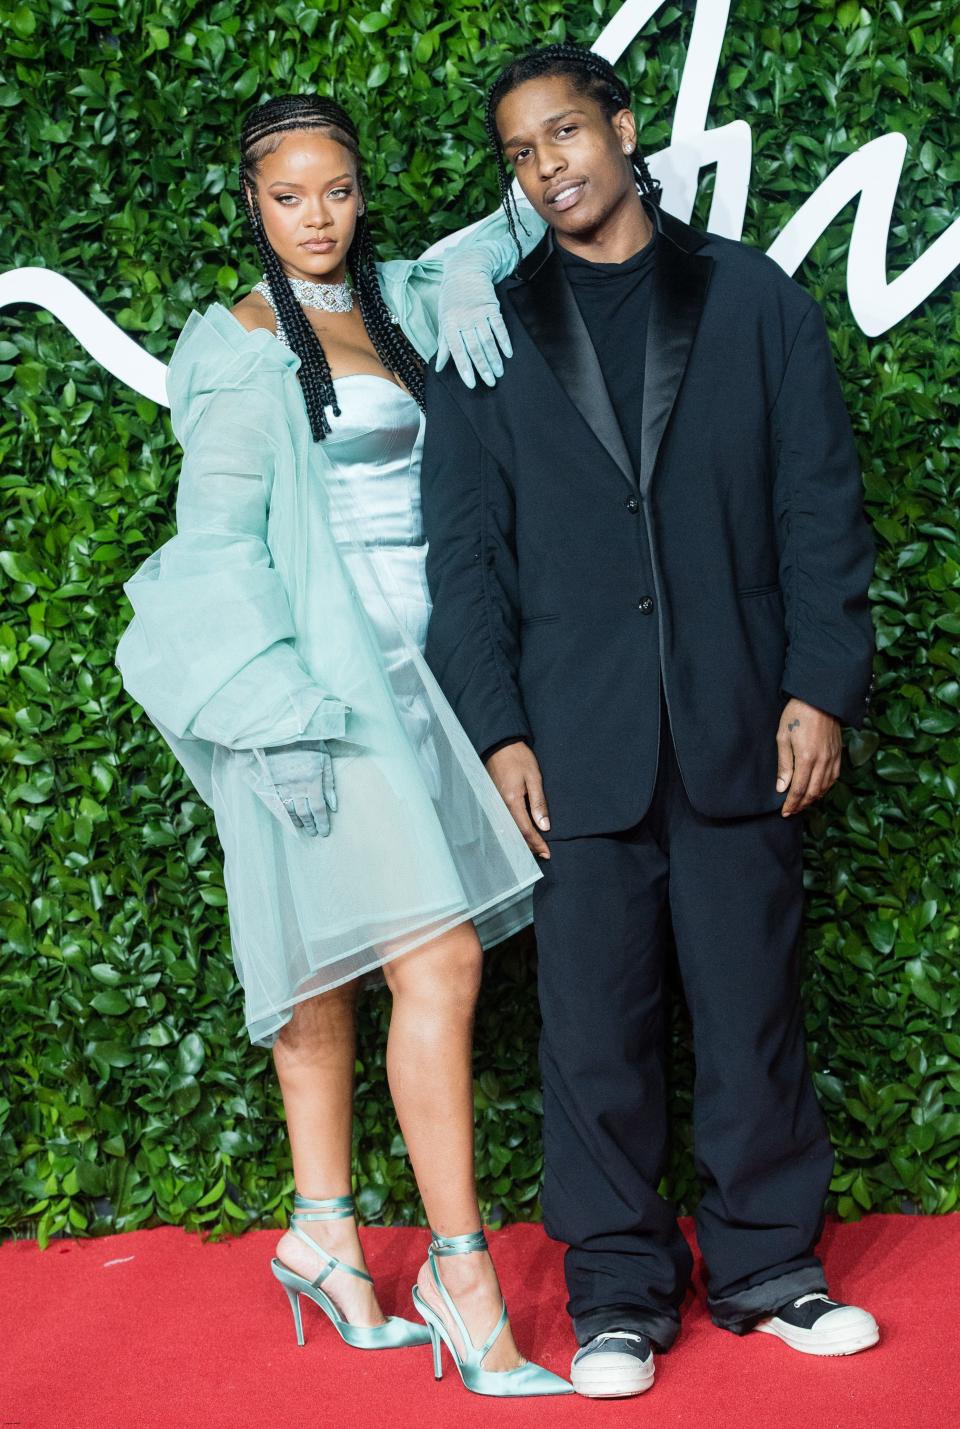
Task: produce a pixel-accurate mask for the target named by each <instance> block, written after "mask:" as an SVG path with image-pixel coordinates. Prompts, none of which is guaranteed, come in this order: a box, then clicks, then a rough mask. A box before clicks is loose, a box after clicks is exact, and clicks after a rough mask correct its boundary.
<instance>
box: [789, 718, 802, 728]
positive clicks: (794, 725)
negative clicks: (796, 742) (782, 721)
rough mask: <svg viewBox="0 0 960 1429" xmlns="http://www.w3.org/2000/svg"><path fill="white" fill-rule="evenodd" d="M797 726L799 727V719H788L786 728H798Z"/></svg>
mask: <svg viewBox="0 0 960 1429" xmlns="http://www.w3.org/2000/svg"><path fill="white" fill-rule="evenodd" d="M799 728H800V721H799V720H798V719H792V720H791V721H790V723H789V724H788V725H787V729H799Z"/></svg>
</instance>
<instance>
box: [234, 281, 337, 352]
mask: <svg viewBox="0 0 960 1429" xmlns="http://www.w3.org/2000/svg"><path fill="white" fill-rule="evenodd" d="M287 282H288V283H289V284H290V287H291V289H292V290H293V296H294V297H295V298H296V300H297V302H298V303H299V304H300V305H301V307H304V308H319V309H320V311H321V312H324V313H352V312H353V289H352V288H351V287H350V286H349V284H347V283H311V282H309V281H308V280H307V279H306V278H288V279H287ZM253 291H254V292H255V293H259V294H260V295H261V297H264V298H266V300H267V302H268V303H269V304H270V306H271V308H273V313H274V317H275V318H276V320H277V337H278V338H279V339H280V341H281V342H283V343H286V344H287V346H288V347H289V346H290V343H289V341H288V339H287V334H286V332H285V331H284V328H283V323H282V322H281V320H280V314H279V313H278V312H277V305H276V303H275V302H274V301H273V294H272V293H271V291H270V284H269V283H268V281H267V279H266V276H264V277H263V278H261V279H260V282H259V283H257V284H256V285H255V286H254V288H253Z"/></svg>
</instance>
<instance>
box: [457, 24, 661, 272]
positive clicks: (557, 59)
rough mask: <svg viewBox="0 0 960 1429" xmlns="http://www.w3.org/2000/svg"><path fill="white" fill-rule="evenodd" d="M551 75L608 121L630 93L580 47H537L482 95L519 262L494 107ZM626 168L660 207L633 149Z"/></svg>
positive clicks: (514, 211)
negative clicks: (590, 101) (561, 78)
mask: <svg viewBox="0 0 960 1429" xmlns="http://www.w3.org/2000/svg"><path fill="white" fill-rule="evenodd" d="M553 75H564V76H566V78H567V79H569V80H570V82H571V83H572V84H573V86H574V88H575V89H576V90H577V92H578V93H579V94H584V95H586V96H587V97H588V98H589V99H594V100H596V102H597V103H598V104H599V105H600V108H601V109H602V110H603V112H604V114H605V115H606V116H607V118H608V119H612V118H613V116H614V115H615V114H619V112H620V110H621V109H629V108H630V94H629V91H628V90H627V87H626V85H625V84H624V83H623V81H622V80H621V79H620V77H619V75H618V74H617V72H616V70H615V69H614V67H613V65H612V64H610V62H609V60H605V59H604V58H603V56H602V55H598V54H596V53H595V52H594V51H593V50H588V49H586V47H585V46H583V45H568V44H562V45H541V46H540V48H539V49H536V50H530V51H529V52H528V53H527V54H525V55H521V56H520V57H519V59H515V60H513V61H512V62H511V63H510V64H509V65H507V67H506V69H505V70H503V71H502V72H501V73H500V74H499V75H498V77H497V78H496V79H495V80H494V82H493V84H492V86H491V87H490V90H489V93H488V94H487V107H486V112H485V114H484V124H485V126H486V130H487V137H488V139H489V140H490V144H491V146H492V148H493V152H494V154H495V155H496V160H497V177H498V179H499V182H500V202H501V203H502V204H503V210H504V213H505V214H506V216H507V223H508V225H509V228H510V233H511V235H512V237H513V241H514V243H516V245H517V248H518V250H519V251H520V254H521V257H522V256H523V250H522V249H521V248H520V241H519V239H518V238H517V224H518V223H519V222H520V216H519V214H518V213H517V201H516V199H515V198H514V195H513V190H512V187H511V181H510V174H509V172H508V170H507V165H506V160H505V159H504V157H503V146H502V145H501V143H500V135H499V133H498V131H497V121H496V114H497V106H498V104H499V103H500V101H501V99H503V97H504V95H507V94H509V93H510V92H511V91H512V90H514V89H517V88H518V86H519V85H521V84H525V83H526V81H527V80H528V79H545V78H547V77H548V76H553ZM630 162H631V163H632V164H633V172H634V174H635V175H636V181H637V187H638V188H639V190H640V192H641V193H642V194H645V195H646V196H647V197H648V198H650V199H652V200H653V202H654V203H659V201H660V185H659V183H658V182H657V180H656V179H655V178H654V177H653V175H652V174H651V173H650V170H649V169H648V168H647V161H646V159H645V158H644V157H643V155H642V154H641V153H639V151H638V150H636V149H635V150H634V151H633V154H632V155H631V157H630Z"/></svg>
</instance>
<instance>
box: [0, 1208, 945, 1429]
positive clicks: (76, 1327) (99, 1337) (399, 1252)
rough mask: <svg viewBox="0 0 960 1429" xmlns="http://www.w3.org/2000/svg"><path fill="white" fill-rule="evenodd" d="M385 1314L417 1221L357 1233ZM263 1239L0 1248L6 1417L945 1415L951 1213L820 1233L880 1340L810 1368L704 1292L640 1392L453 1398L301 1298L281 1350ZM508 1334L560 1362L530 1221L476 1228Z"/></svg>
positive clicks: (592, 1419) (267, 1241)
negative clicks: (496, 1275)
mask: <svg viewBox="0 0 960 1429" xmlns="http://www.w3.org/2000/svg"><path fill="white" fill-rule="evenodd" d="M364 1237H365V1242H366V1245H367V1255H368V1260H369V1263H370V1268H371V1270H372V1271H373V1273H374V1275H375V1276H376V1278H377V1282H378V1284H379V1286H380V1288H381V1291H382V1300H383V1303H384V1308H385V1309H387V1310H388V1311H390V1310H392V1311H396V1312H398V1313H402V1314H405V1313H407V1308H408V1305H409V1300H408V1293H409V1287H410V1285H411V1284H412V1283H413V1280H414V1278H415V1276H416V1271H417V1267H418V1265H419V1263H420V1259H421V1257H422V1255H423V1253H424V1247H425V1245H426V1232H424V1231H414V1230H396V1231H391V1230H378V1229H370V1230H367V1231H365V1232H364ZM275 1238H276V1237H275V1233H274V1232H272V1231H258V1232H255V1233H252V1234H250V1235H247V1236H245V1237H243V1238H242V1239H239V1240H234V1241H227V1242H221V1243H220V1244H204V1243H203V1242H202V1241H200V1240H199V1239H198V1238H197V1237H196V1236H193V1235H187V1234H185V1233H184V1232H183V1231H179V1230H174V1229H162V1230H152V1231H136V1232H133V1233H131V1234H129V1235H119V1236H111V1237H109V1238H107V1239H103V1240H92V1241H58V1242H55V1243H54V1244H53V1245H52V1246H51V1247H50V1248H49V1249H48V1250H46V1251H44V1252H40V1251H38V1250H37V1248H36V1246H35V1245H34V1244H33V1243H32V1242H29V1241H19V1242H8V1243H6V1244H4V1245H2V1246H0V1365H2V1367H0V1426H2V1427H3V1429H141V1426H144V1429H147V1426H150V1429H152V1427H153V1426H161V1425H162V1426H164V1429H279V1426H290V1429H299V1426H303V1429H379V1427H380V1426H381V1425H385V1426H389V1429H450V1426H456V1429H459V1426H464V1429H500V1426H501V1425H504V1426H513V1425H515V1426H517V1427H518V1429H525V1426H534V1425H537V1426H539V1429H543V1426H549V1429H554V1426H557V1429H566V1426H572V1425H584V1426H598V1429H599V1426H617V1427H618V1426H621V1425H642V1424H648V1425H651V1426H656V1429H670V1426H674V1425H678V1426H679V1425H691V1426H697V1429H728V1426H729V1429H861V1426H862V1429H913V1426H917V1427H918V1429H920V1426H922V1429H954V1426H956V1425H957V1424H958V1423H960V1371H958V1362H960V1296H958V1292H957V1280H958V1271H960V1215H953V1216H944V1217H939V1218H937V1217H921V1216H872V1217H868V1218H867V1219H866V1220H864V1221H861V1222H860V1224H859V1225H850V1226H840V1225H834V1224H831V1225H829V1226H828V1228H827V1231H826V1234H825V1236H824V1240H823V1242H822V1250H823V1253H824V1255H825V1258H826V1265H827V1271H828V1274H829V1278H830V1284H831V1288H832V1289H833V1290H834V1292H835V1293H836V1294H838V1295H839V1296H841V1297H843V1298H845V1299H848V1300H853V1301H856V1302H859V1303H861V1304H864V1305H867V1306H868V1307H869V1308H870V1309H871V1310H872V1311H873V1312H874V1314H875V1315H876V1316H877V1318H878V1319H879V1321H880V1323H881V1327H882V1331H883V1339H882V1340H881V1343H880V1344H879V1345H878V1346H877V1347H876V1348H875V1349H872V1350H868V1351H866V1352H865V1353H863V1354H861V1355H857V1356H854V1357H852V1358H850V1359H837V1360H816V1359H814V1358H812V1357H810V1356H802V1355H798V1354H796V1353H794V1352H793V1351H791V1350H788V1349H787V1348H786V1346H784V1345H782V1344H781V1343H780V1342H779V1341H778V1340H774V1339H772V1338H771V1337H770V1336H767V1335H751V1336H748V1337H747V1338H745V1339H737V1338H735V1337H734V1336H733V1335H730V1334H727V1333H725V1332H723V1331H721V1330H717V1329H715V1328H714V1326H713V1325H711V1323H710V1321H709V1319H708V1318H707V1316H706V1313H705V1310H704V1308H703V1292H702V1287H701V1286H700V1285H699V1283H698V1287H697V1295H696V1298H695V1299H692V1300H691V1303H690V1304H689V1305H688V1306H687V1308H686V1310H685V1312H684V1331H683V1334H682V1335H681V1337H680V1339H679V1340H678V1342H677V1344H676V1345H675V1347H674V1348H673V1349H672V1350H671V1352H670V1353H669V1355H666V1356H663V1357H661V1358H660V1359H659V1361H658V1369H657V1382H656V1385H655V1387H654V1388H653V1390H651V1391H650V1393H648V1394H647V1395H645V1396H644V1397H643V1398H641V1399H635V1400H620V1401H607V1402H598V1401H594V1402H589V1401H586V1400H582V1399H578V1398H576V1397H574V1396H571V1397H569V1398H565V1399H549V1400H540V1401H535V1400H525V1401H524V1400H519V1401H499V1400H491V1399H482V1398H479V1397H478V1396H476V1395H471V1394H467V1393H466V1392H465V1391H464V1390H463V1389H462V1387H461V1385H460V1382H459V1379H458V1378H457V1377H456V1376H455V1374H454V1372H453V1370H452V1368H449V1367H447V1366H449V1360H446V1359H445V1370H444V1378H443V1381H442V1382H441V1383H440V1384H436V1383H435V1382H434V1380H433V1377H432V1373H431V1369H430V1351H429V1349H428V1348H425V1349H414V1350H394V1351H390V1352H384V1353H379V1354H372V1353H369V1352H361V1351H358V1350H351V1349H348V1348H347V1347H346V1346H345V1345H343V1344H342V1342H341V1341H340V1340H339V1339H338V1338H337V1336H336V1335H335V1334H334V1332H333V1330H332V1328H331V1326H330V1325H329V1324H328V1322H327V1321H326V1320H325V1319H324V1318H323V1317H322V1316H321V1315H320V1313H319V1311H315V1307H313V1306H311V1305H307V1304H306V1303H305V1304H304V1307H303V1312H304V1321H305V1328H306V1332H307V1344H306V1347H305V1348H304V1349H302V1350H301V1349H298V1348H297V1345H296V1342H295V1340H294V1335H293V1322H292V1319H291V1317H290V1312H289V1309H288V1306H287V1301H286V1297H285V1296H284V1295H283V1292H282V1291H281V1290H280V1288H279V1286H277V1285H276V1284H275V1283H274V1281H273V1280H272V1278H271V1276H270V1275H269V1272H268V1270H267V1260H268V1258H269V1256H270V1254H271V1252H272V1246H273V1242H274V1241H275ZM492 1242H493V1250H494V1255H495V1256H496V1260H497V1264H498V1266H499V1268H500V1274H501V1279H502V1281H503V1283H504V1288H505V1291H506V1295H507V1301H508V1303H509V1304H510V1306H511V1309H512V1312H513V1313H512V1318H513V1323H514V1327H515V1330H516V1334H517V1339H518V1341H519V1342H520V1345H521V1347H522V1348H523V1349H524V1350H525V1351H526V1352H527V1353H528V1354H529V1355H531V1357H535V1358H537V1359H539V1360H540V1361H541V1362H542V1363H544V1364H546V1365H548V1366H549V1367H550V1368H551V1369H554V1370H557V1371H558V1372H560V1373H566V1371H567V1368H568V1366H569V1360H570V1355H571V1353H572V1351H573V1348H574V1345H573V1340H572V1337H571V1334H570V1331H569V1328H568V1325H567V1321H566V1317H565V1315H564V1312H563V1300H564V1292H563V1282H562V1276H561V1250H560V1248H559V1247H558V1246H556V1245H554V1244H552V1243H551V1242H550V1241H548V1240H547V1239H546V1237H545V1236H544V1235H543V1232H542V1231H541V1230H540V1228H539V1227H538V1226H512V1227H509V1228H508V1229H506V1230H503V1231H500V1232H498V1233H496V1234H494V1235H493V1236H492Z"/></svg>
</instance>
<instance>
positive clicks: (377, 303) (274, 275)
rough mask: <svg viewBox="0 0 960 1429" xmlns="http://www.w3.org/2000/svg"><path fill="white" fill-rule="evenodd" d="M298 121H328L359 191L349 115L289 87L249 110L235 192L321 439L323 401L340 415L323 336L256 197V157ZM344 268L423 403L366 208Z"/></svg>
mask: <svg viewBox="0 0 960 1429" xmlns="http://www.w3.org/2000/svg"><path fill="white" fill-rule="evenodd" d="M297 129H326V130H327V132H328V133H329V135H330V138H331V139H335V140H336V141H337V143H338V144H342V145H343V146H344V148H345V149H347V150H348V151H349V152H350V154H352V156H353V158H354V161H355V163H356V165H357V182H358V184H359V186H360V193H361V196H363V181H362V176H361V173H360V146H359V142H358V136H357V130H356V126H355V125H354V123H353V121H352V119H351V118H350V116H349V115H348V114H347V113H346V111H345V110H343V109H341V108H340V106H339V104H335V103H334V102H333V100H332V99H324V98H322V97H321V96H319V95H311V94H300V95H291V96H289V97H287V98H283V99H270V100H268V101H267V102H266V104H260V105H258V106H257V107H256V108H255V109H252V110H250V112H249V113H248V114H247V116H246V118H245V119H244V121H243V129H242V131H241V135H240V175H239V178H240V199H241V202H242V204H243V208H244V211H245V213H246V215H247V218H248V219H249V221H250V227H251V229H252V230H253V237H254V242H255V243H256V245H257V250H258V252H259V254H260V261H261V263H262V265H263V272H264V275H265V277H266V280H267V282H268V283H269V285H270V292H271V295H272V297H273V301H274V303H275V304H276V310H277V316H278V318H279V320H280V322H281V324H282V325H283V330H284V332H285V334H286V337H287V341H288V342H289V343H290V346H291V348H292V349H293V351H294V352H295V353H296V354H297V356H298V357H299V358H300V373H299V376H300V384H301V386H302V388H303V396H304V401H305V402H306V407H307V417H308V419H309V422H310V430H311V432H312V433H313V439H314V441H322V440H323V438H324V437H325V436H326V435H327V434H328V432H329V431H330V430H331V427H330V422H329V419H328V417H327V412H326V409H327V407H331V408H332V409H333V414H334V416H335V417H339V416H340V407H339V405H338V403H337V397H336V393H335V391H334V386H333V378H332V377H331V375H330V365H329V363H328V362H327V358H326V354H325V352H324V350H323V344H322V343H321V342H320V339H319V338H318V337H317V334H316V333H315V331H314V329H313V328H312V327H311V325H310V322H309V321H308V319H307V316H306V314H305V313H304V311H303V308H302V307H301V306H300V304H299V303H298V302H297V299H296V298H295V297H294V294H293V289H292V288H291V286H290V283H289V282H288V280H287V276H286V274H285V273H284V271H283V268H282V267H281V264H280V260H279V258H278V257H277V255H276V253H275V252H274V250H273V248H272V247H271V246H270V243H269V241H268V239H267V234H266V230H265V228H264V225H263V217H262V215H261V213H260V204H259V201H258V199H257V171H258V168H259V165H260V160H261V159H262V158H263V157H264V156H265V155H266V154H269V153H272V152H273V151H274V150H275V149H277V148H278V147H279V145H280V143H281V141H282V138H283V136H284V135H286V134H288V133H292V132H293V131H294V130H297ZM347 269H348V271H349V273H350V278H351V280H352V283H353V291H354V295H355V297H356V300H357V301H358V303H359V305H360V315H361V317H362V318H363V325H364V327H365V328H366V330H367V332H368V334H369V336H370V341H371V342H372V343H373V346H374V348H375V350H376V353H377V356H378V357H379V358H380V361H381V362H382V363H383V365H384V367H386V369H387V370H388V371H389V372H395V373H396V374H397V376H398V377H399V378H400V379H401V381H402V382H403V383H404V385H405V386H406V388H407V390H408V391H409V392H410V395H411V396H412V397H414V398H415V399H416V401H417V402H418V403H419V405H420V407H421V408H422V407H423V401H424V397H423V389H424V367H423V360H422V359H421V357H420V356H419V354H418V353H417V352H416V350H415V349H414V347H413V346H412V344H411V343H410V342H409V341H408V340H407V338H406V336H405V335H404V333H403V332H402V330H401V328H400V327H399V325H398V324H397V322H396V320H395V319H394V317H393V314H392V313H391V312H390V309H389V308H388V307H387V305H386V303H385V302H384V300H383V294H382V293H381V291H380V282H379V279H378V278H377V270H376V266H375V254H374V248H373V240H372V239H371V237H370V228H369V224H368V223H367V216H366V213H362V214H358V215H357V226H356V230H355V232H354V236H353V242H352V243H351V244H350V248H349V250H348V252H347Z"/></svg>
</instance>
